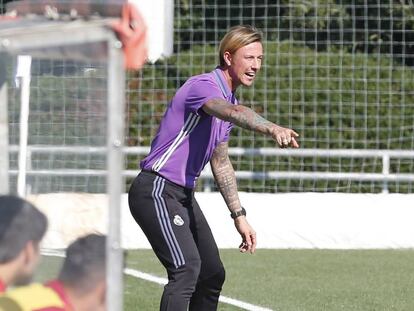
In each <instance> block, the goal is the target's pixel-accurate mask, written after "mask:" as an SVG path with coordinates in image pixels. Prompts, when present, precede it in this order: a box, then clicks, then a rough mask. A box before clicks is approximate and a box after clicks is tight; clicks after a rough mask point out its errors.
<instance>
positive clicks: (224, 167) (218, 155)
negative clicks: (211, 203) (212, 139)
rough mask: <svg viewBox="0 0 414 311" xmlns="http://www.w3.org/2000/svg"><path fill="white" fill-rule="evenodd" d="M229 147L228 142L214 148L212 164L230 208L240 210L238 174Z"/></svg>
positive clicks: (221, 191) (218, 184) (218, 185)
mask: <svg viewBox="0 0 414 311" xmlns="http://www.w3.org/2000/svg"><path fill="white" fill-rule="evenodd" d="M227 149H228V146H227V143H221V144H220V145H218V146H217V148H216V149H215V150H214V153H213V156H212V158H211V160H210V164H211V169H212V171H213V175H214V178H215V180H216V183H217V187H218V188H219V190H220V193H221V195H222V196H223V198H224V201H225V202H226V205H227V206H228V208H229V210H230V211H232V212H233V211H238V210H240V209H241V205H240V200H239V196H238V194H237V181H236V175H235V173H234V169H233V166H232V164H231V162H230V159H229V157H228V153H227Z"/></svg>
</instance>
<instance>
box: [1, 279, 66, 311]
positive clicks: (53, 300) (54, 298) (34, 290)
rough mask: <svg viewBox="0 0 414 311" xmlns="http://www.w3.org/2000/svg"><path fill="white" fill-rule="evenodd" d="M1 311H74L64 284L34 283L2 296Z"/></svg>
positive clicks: (57, 282)
mask: <svg viewBox="0 0 414 311" xmlns="http://www.w3.org/2000/svg"><path fill="white" fill-rule="evenodd" d="M0 311H73V308H72V306H71V304H70V302H69V300H68V297H67V296H66V293H65V290H64V287H63V285H62V283H60V282H59V281H57V280H53V281H50V282H48V283H46V284H39V283H34V284H31V285H28V286H23V287H18V288H15V289H13V290H9V291H8V292H7V293H5V294H4V295H2V296H0Z"/></svg>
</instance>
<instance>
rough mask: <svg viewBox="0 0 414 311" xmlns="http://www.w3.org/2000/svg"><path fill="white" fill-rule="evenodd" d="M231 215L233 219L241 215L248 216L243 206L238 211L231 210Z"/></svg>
mask: <svg viewBox="0 0 414 311" xmlns="http://www.w3.org/2000/svg"><path fill="white" fill-rule="evenodd" d="M230 216H231V218H233V219H236V218H237V217H239V216H246V210H245V209H244V207H242V209H241V210H239V211H237V212H231V214H230Z"/></svg>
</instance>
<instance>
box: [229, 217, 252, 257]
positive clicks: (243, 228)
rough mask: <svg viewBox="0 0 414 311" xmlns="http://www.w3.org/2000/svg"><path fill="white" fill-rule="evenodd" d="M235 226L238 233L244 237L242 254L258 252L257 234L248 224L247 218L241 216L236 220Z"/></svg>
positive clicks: (241, 248)
mask: <svg viewBox="0 0 414 311" xmlns="http://www.w3.org/2000/svg"><path fill="white" fill-rule="evenodd" d="M234 225H235V226H236V229H237V231H238V232H239V233H240V235H241V237H242V243H241V244H240V246H239V250H240V252H242V253H245V252H250V253H251V254H253V253H254V251H255V250H256V244H257V240H256V232H255V231H254V230H253V228H252V227H251V226H250V224H249V223H248V222H247V219H246V216H239V217H237V218H236V219H235V220H234Z"/></svg>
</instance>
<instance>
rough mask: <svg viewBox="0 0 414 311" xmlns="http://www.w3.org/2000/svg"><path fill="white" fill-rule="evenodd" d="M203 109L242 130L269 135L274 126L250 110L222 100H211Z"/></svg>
mask: <svg viewBox="0 0 414 311" xmlns="http://www.w3.org/2000/svg"><path fill="white" fill-rule="evenodd" d="M203 109H204V110H205V111H206V112H207V113H208V114H210V115H213V116H215V117H217V118H220V119H222V120H226V121H230V122H232V123H234V124H236V125H237V126H240V127H242V128H245V129H248V130H253V131H256V132H260V133H262V134H266V135H270V132H271V128H272V127H275V126H276V125H275V124H274V123H272V122H270V121H268V120H266V119H265V118H263V117H261V116H260V115H258V114H257V113H256V112H254V111H253V110H252V109H250V108H248V107H245V106H242V105H231V104H229V103H228V102H226V101H225V100H223V99H219V98H216V99H211V100H209V101H208V102H207V103H206V104H205V105H204V106H203Z"/></svg>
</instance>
